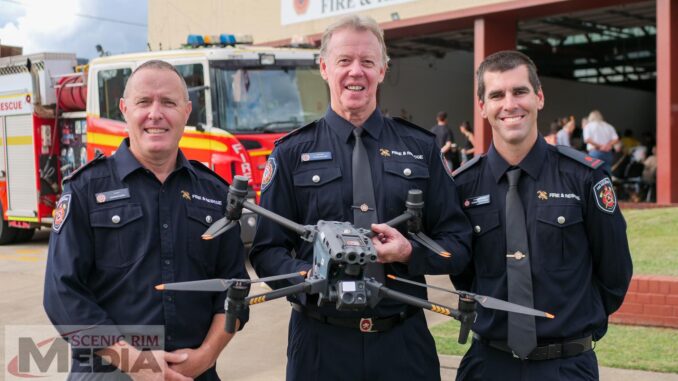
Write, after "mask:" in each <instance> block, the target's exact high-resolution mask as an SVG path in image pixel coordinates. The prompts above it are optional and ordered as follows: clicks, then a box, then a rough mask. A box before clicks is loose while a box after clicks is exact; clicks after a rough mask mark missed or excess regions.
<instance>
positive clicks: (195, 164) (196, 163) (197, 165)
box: [189, 160, 230, 188]
mask: <svg viewBox="0 0 678 381" xmlns="http://www.w3.org/2000/svg"><path fill="white" fill-rule="evenodd" d="M189 162H190V163H191V164H192V165H193V168H195V169H197V170H199V171H202V172H205V173H208V174H210V175H212V176H213V177H214V178H216V179H217V180H219V181H220V182H221V183H222V184H224V185H226V187H227V188H228V187H229V186H230V184H229V183H228V181H226V180H225V179H224V178H223V177H221V176H219V175H218V174H217V173H216V172H214V171H213V170H211V169H209V167H207V166H206V165H205V164H203V163H201V162H199V161H198V160H189Z"/></svg>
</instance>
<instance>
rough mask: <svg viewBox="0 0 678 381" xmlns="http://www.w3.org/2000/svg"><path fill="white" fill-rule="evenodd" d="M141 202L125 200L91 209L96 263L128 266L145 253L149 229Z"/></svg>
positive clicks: (105, 265)
mask: <svg viewBox="0 0 678 381" xmlns="http://www.w3.org/2000/svg"><path fill="white" fill-rule="evenodd" d="M143 216H144V213H143V210H142V209H141V206H140V205H139V204H126V205H119V206H115V207H109V208H104V209H98V210H93V211H91V212H90V215H89V221H90V227H91V228H92V231H93V232H94V250H95V260H96V265H97V267H109V268H110V267H115V268H121V267H127V266H129V265H131V264H133V263H135V262H136V261H138V260H139V259H141V257H143V256H144V254H145V251H146V250H147V247H146V245H144V244H143V243H144V242H146V241H147V239H146V237H147V235H148V230H147V229H146V227H145V226H143V221H141V220H142V217H143Z"/></svg>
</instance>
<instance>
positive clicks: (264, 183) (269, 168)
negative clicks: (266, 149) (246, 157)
mask: <svg viewBox="0 0 678 381" xmlns="http://www.w3.org/2000/svg"><path fill="white" fill-rule="evenodd" d="M277 169H278V166H277V164H276V162H275V158H274V157H273V156H271V157H269V158H268V161H267V162H266V168H264V175H263V176H262V179H261V191H262V192H263V191H265V190H266V188H268V186H269V185H270V184H271V181H273V178H274V177H275V172H276V171H277Z"/></svg>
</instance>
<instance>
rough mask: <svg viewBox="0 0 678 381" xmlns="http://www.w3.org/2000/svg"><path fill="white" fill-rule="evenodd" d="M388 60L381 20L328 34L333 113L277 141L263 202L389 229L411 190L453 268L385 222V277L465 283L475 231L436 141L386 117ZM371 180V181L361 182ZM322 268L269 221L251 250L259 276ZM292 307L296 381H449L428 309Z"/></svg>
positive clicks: (325, 51) (305, 247) (386, 304)
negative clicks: (370, 216) (363, 216)
mask: <svg viewBox="0 0 678 381" xmlns="http://www.w3.org/2000/svg"><path fill="white" fill-rule="evenodd" d="M387 60H388V58H387V57H386V50H385V46H384V41H383V33H382V31H381V30H380V29H379V27H378V25H377V24H376V22H375V21H374V20H372V19H370V18H367V17H364V16H357V15H355V16H349V17H345V18H342V19H341V20H339V21H338V22H337V23H336V24H334V25H332V26H330V27H328V29H327V30H326V31H325V34H324V36H323V39H322V48H321V63H320V67H321V74H322V76H323V78H324V79H325V80H326V81H327V82H328V85H329V88H330V94H331V106H330V108H328V110H327V113H326V114H325V116H324V117H323V118H322V119H320V120H318V121H316V122H314V123H311V124H310V125H307V126H305V127H302V128H301V129H298V130H296V131H294V132H292V133H290V134H289V135H287V136H286V137H284V138H282V139H281V140H279V141H278V142H277V145H276V148H275V150H274V152H273V153H272V155H271V157H270V158H269V160H268V163H267V168H266V170H265V175H264V179H263V187H262V188H263V191H262V201H261V204H262V206H263V207H265V208H267V209H270V210H272V211H274V212H276V213H279V214H281V215H283V216H285V217H287V218H290V219H292V220H294V221H296V222H298V223H301V224H315V223H317V222H318V220H326V221H350V222H353V223H355V224H356V225H358V223H357V221H356V219H359V218H360V213H363V212H364V213H370V212H371V211H373V212H376V213H375V214H376V217H377V221H379V222H383V221H387V220H389V219H391V218H394V217H396V216H397V215H399V214H401V213H402V212H403V211H404V210H405V200H406V198H407V192H408V191H409V190H410V189H415V188H416V189H421V190H422V191H423V194H424V197H425V200H424V201H425V206H424V211H423V226H424V231H425V233H426V234H428V235H429V236H430V237H432V238H433V239H434V240H436V241H437V242H438V243H439V244H440V245H441V246H442V247H443V248H445V249H447V250H448V251H449V252H450V253H451V254H452V255H451V257H450V258H445V257H442V256H439V255H437V254H435V253H433V252H432V251H429V250H427V249H425V248H424V247H421V246H419V245H418V244H417V243H415V242H411V241H409V240H407V239H406V238H404V237H403V235H402V230H401V231H398V230H396V229H393V228H389V227H388V226H386V225H384V224H377V225H371V228H372V230H373V231H375V232H377V233H379V234H378V236H377V237H375V238H374V239H373V242H374V244H375V247H376V250H377V254H378V258H379V262H381V263H382V264H384V266H383V267H384V270H385V273H386V274H395V275H398V276H401V277H404V278H408V279H412V280H416V281H419V282H424V281H425V280H424V274H450V273H459V272H460V271H461V270H462V269H463V268H464V267H465V266H466V265H467V263H468V260H469V256H468V255H469V251H470V246H469V243H470V238H471V230H470V225H469V224H468V221H467V220H466V218H465V216H464V214H463V213H462V211H461V208H460V207H459V205H458V204H457V193H456V189H455V186H454V182H453V180H452V179H451V175H450V174H448V173H446V171H445V169H444V164H443V160H442V158H441V155H440V150H439V149H438V148H437V146H436V144H435V140H434V136H433V135H432V134H431V133H430V132H428V131H426V130H424V129H421V128H419V127H417V126H414V125H412V124H410V123H408V122H406V121H403V120H399V119H391V118H387V117H384V116H383V115H382V114H381V113H380V112H379V110H378V109H377V104H376V90H377V85H378V84H379V83H380V82H381V81H382V80H383V78H384V73H385V70H386V64H387V62H388V61H387ZM354 131H355V132H354ZM355 134H357V135H358V137H356V135H355ZM360 134H362V135H360ZM358 139H360V141H362V143H363V144H364V152H366V156H367V159H368V160H366V161H367V162H361V163H360V164H357V163H356V160H354V159H353V158H354V157H356V155H358V156H360V154H359V153H358V152H360V150H359V149H358V148H357V147H358ZM365 170H367V171H369V172H370V173H371V174H370V175H364V177H360V176H358V177H359V178H358V180H357V181H355V180H354V178H355V175H356V174H358V173H363V174H364V172H363V171H365ZM365 183H371V184H372V187H373V189H370V190H369V192H368V193H370V194H372V195H373V197H374V202H372V203H369V202H366V203H362V204H361V203H360V202H354V201H355V199H356V197H357V196H356V192H359V191H362V190H364V189H365V187H363V185H365ZM368 188H369V187H368ZM375 204H376V205H375ZM358 210H359V211H358ZM356 215H357V217H356ZM367 228H368V229H369V228H370V225H369V224H368V226H367ZM292 251H294V252H295V253H296V254H295V255H294V256H292V255H291V252H292ZM312 258H313V247H312V245H311V244H310V243H308V242H305V241H303V240H301V239H300V238H299V237H298V236H297V235H296V234H295V233H293V232H291V231H289V230H287V229H285V228H283V227H281V226H279V225H277V224H276V223H274V222H271V221H268V220H266V219H260V220H259V225H258V227H257V233H256V234H255V239H254V244H253V247H252V250H251V252H250V261H251V262H252V265H253V267H254V269H255V270H256V272H257V274H258V275H259V276H269V275H274V274H283V273H288V272H295V271H302V270H309V269H310V268H311V262H312ZM368 270H369V267H368ZM366 271H367V270H366ZM375 278H377V277H376V276H375ZM289 284H290V283H289V282H288V281H284V282H277V283H275V284H273V287H275V288H277V287H283V286H286V285H289ZM386 285H387V286H388V287H390V288H393V289H396V290H399V291H402V292H405V293H408V294H411V295H414V296H417V297H420V298H425V297H426V291H425V289H423V288H419V287H413V286H410V285H405V284H403V283H395V282H393V283H392V282H391V281H390V280H386ZM290 300H291V301H292V304H293V311H292V316H291V320H290V326H289V341H288V349H287V356H288V363H287V379H288V380H320V379H322V380H389V381H391V380H438V379H440V369H439V363H438V356H437V354H436V350H435V345H434V341H433V338H432V336H431V334H430V332H429V330H428V328H427V326H426V321H425V319H424V314H423V312H422V311H421V309H416V308H410V307H408V306H406V305H404V304H401V303H396V302H393V301H389V300H387V299H384V300H382V301H381V302H380V303H379V305H378V306H377V307H376V308H375V309H367V310H364V311H357V312H347V311H341V312H340V311H337V310H336V307H335V306H334V305H325V306H322V307H318V306H317V299H315V298H313V297H308V296H307V295H297V296H296V297H294V298H291V299H290Z"/></svg>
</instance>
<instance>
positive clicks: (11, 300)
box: [0, 232, 678, 381]
mask: <svg viewBox="0 0 678 381" xmlns="http://www.w3.org/2000/svg"><path fill="white" fill-rule="evenodd" d="M47 240H48V233H47V232H39V233H38V234H37V235H36V238H35V239H34V240H33V241H32V242H30V243H27V244H21V245H11V246H0V369H2V371H0V379H3V378H4V375H5V338H4V336H5V330H4V327H5V326H6V325H48V324H49V321H48V319H47V317H46V316H45V313H44V311H43V309H42V287H43V276H44V275H43V274H44V271H45V253H46V246H47ZM429 282H430V283H433V284H436V285H439V286H442V287H448V286H449V285H450V283H449V280H447V278H446V277H430V278H429ZM253 291H254V292H258V291H260V292H264V291H265V290H264V289H263V288H259V287H258V286H256V287H254V288H253ZM430 295H431V297H432V298H434V299H435V300H436V301H439V302H443V303H444V304H448V305H455V304H456V302H455V301H454V300H453V299H451V298H450V297H449V296H448V295H446V294H444V293H441V292H430ZM289 314H290V308H289V305H288V303H287V302H286V301H284V300H277V301H273V302H269V303H264V304H261V305H257V306H256V307H254V308H253V310H252V319H251V320H250V322H249V323H248V325H247V328H246V329H245V330H244V332H241V333H239V334H238V335H237V336H236V337H235V339H234V340H233V342H232V343H231V344H230V345H229V346H228V348H226V350H225V351H224V352H223V353H222V355H221V357H220V360H219V368H218V370H219V374H220V375H221V377H222V378H223V379H224V380H238V381H250V380H251V381H255V380H256V381H259V380H283V379H284V375H285V348H286V342H287V320H288V318H289ZM427 317H428V318H429V324H437V323H439V322H442V321H446V320H447V318H445V317H443V316H440V315H435V314H430V315H427ZM458 364H459V357H456V356H441V373H442V376H443V380H452V379H453V378H454V375H455V374H456V369H457V366H458ZM600 373H601V380H603V381H630V380H634V381H636V380H653V381H654V380H657V381H678V374H661V373H651V372H639V371H629V370H621V369H610V368H601V372H600Z"/></svg>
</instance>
